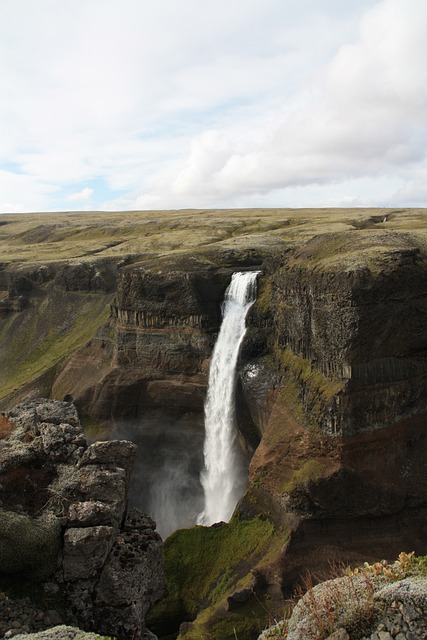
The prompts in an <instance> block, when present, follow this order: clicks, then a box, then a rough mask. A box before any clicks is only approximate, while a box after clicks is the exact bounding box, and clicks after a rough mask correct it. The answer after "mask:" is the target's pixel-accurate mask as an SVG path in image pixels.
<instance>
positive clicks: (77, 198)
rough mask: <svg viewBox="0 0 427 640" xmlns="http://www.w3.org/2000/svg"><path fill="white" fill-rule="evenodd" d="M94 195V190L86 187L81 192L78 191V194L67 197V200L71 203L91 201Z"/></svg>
mask: <svg viewBox="0 0 427 640" xmlns="http://www.w3.org/2000/svg"><path fill="white" fill-rule="evenodd" d="M92 194H93V189H91V188H90V187H85V188H84V189H82V190H81V191H77V192H76V193H72V194H70V195H69V196H67V198H66V199H67V200H68V201H69V202H82V201H84V200H89V198H90V197H91V195H92Z"/></svg>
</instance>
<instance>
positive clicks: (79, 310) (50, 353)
mask: <svg viewBox="0 0 427 640" xmlns="http://www.w3.org/2000/svg"><path fill="white" fill-rule="evenodd" d="M110 299H111V295H110V296H105V295H96V294H79V293H75V292H58V291H56V290H51V291H49V292H48V295H47V296H46V298H45V299H44V300H43V301H42V302H41V303H40V304H39V306H38V307H34V308H31V309H29V310H28V311H24V312H22V313H20V314H16V315H14V318H13V321H8V322H7V324H4V325H3V326H2V327H1V328H0V356H1V359H2V369H1V372H0V397H1V398H4V397H6V396H8V395H9V394H11V393H12V392H13V391H15V390H16V389H19V388H20V387H22V386H24V385H25V384H26V383H28V382H30V381H33V380H35V379H36V378H38V377H40V376H41V375H43V374H45V373H46V372H47V371H49V370H50V369H52V368H53V367H55V366H56V365H57V364H58V363H59V362H61V361H62V360H63V359H64V358H66V357H67V356H69V355H71V354H72V353H73V352H74V351H75V350H76V349H77V348H78V347H79V346H81V345H82V344H84V343H85V342H87V341H88V340H89V339H90V338H91V337H92V336H93V335H94V333H95V332H96V330H97V328H98V327H100V326H101V325H102V324H103V323H105V322H106V321H107V319H108V315H109V302H110Z"/></svg>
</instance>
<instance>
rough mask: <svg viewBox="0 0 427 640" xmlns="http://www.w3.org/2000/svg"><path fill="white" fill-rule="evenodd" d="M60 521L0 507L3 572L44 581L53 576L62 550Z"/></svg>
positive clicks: (3, 573)
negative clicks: (32, 516) (35, 517)
mask: <svg viewBox="0 0 427 640" xmlns="http://www.w3.org/2000/svg"><path fill="white" fill-rule="evenodd" d="M60 530H61V529H60V524H59V520H58V519H57V518H55V517H54V516H53V515H52V514H50V515H49V514H48V515H46V516H43V517H41V518H38V519H37V520H36V519H34V518H31V517H29V516H27V515H24V514H18V513H15V512H12V511H6V510H4V509H0V574H2V575H3V576H12V575H13V576H19V577H24V578H28V579H34V580H41V579H43V578H46V577H48V576H49V575H51V574H52V573H53V572H54V571H55V569H56V564H57V557H58V553H59V549H60Z"/></svg>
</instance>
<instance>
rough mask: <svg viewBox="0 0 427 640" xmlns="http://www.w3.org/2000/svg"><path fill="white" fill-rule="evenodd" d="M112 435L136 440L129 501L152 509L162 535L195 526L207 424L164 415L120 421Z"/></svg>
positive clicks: (200, 502)
mask: <svg viewBox="0 0 427 640" xmlns="http://www.w3.org/2000/svg"><path fill="white" fill-rule="evenodd" d="M112 437H113V438H120V439H121V438H124V439H127V440H131V441H132V442H134V443H135V444H137V445H138V450H137V454H136V460H135V464H134V467H133V472H132V482H131V488H130V493H129V504H130V506H134V507H138V509H141V510H142V511H144V512H145V513H148V514H149V515H150V516H151V517H152V518H153V520H154V521H155V522H156V525H157V531H158V532H159V533H160V535H161V536H162V538H163V539H165V538H166V537H167V536H168V535H170V534H171V533H173V532H174V531H176V530H177V529H183V528H187V527H191V526H194V525H195V524H196V521H197V516H198V514H199V513H200V511H201V510H202V509H203V504H204V496H203V488H202V486H201V484H200V473H201V470H202V467H203V441H204V431H203V424H202V423H201V424H200V426H199V428H196V427H195V426H194V421H192V422H191V424H188V422H187V421H186V420H185V419H182V420H180V421H176V420H174V421H172V420H171V421H168V420H166V419H165V418H164V417H163V416H162V417H160V416H152V417H144V418H142V419H140V420H132V421H131V420H126V421H123V422H120V423H117V424H116V425H115V428H114V432H113V434H112Z"/></svg>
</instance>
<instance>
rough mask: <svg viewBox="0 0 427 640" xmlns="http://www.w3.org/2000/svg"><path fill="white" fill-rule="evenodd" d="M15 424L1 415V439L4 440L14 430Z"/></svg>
mask: <svg viewBox="0 0 427 640" xmlns="http://www.w3.org/2000/svg"><path fill="white" fill-rule="evenodd" d="M14 428H15V425H14V424H13V423H12V422H10V420H8V418H6V416H2V415H0V440H4V438H7V436H8V435H9V434H10V433H11V432H12V431H13V430H14Z"/></svg>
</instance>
